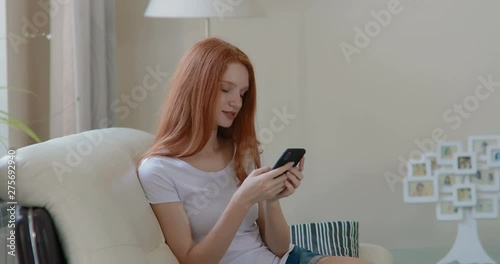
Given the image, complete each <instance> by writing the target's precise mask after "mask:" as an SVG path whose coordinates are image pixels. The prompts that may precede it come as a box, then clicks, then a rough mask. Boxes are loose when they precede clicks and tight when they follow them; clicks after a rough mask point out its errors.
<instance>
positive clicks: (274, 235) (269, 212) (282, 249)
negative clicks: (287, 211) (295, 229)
mask: <svg viewBox="0 0 500 264" xmlns="http://www.w3.org/2000/svg"><path fill="white" fill-rule="evenodd" d="M257 224H258V225H259V230H260V234H261V236H262V238H263V240H264V242H265V243H266V245H267V247H268V248H269V250H271V252H273V253H274V254H275V255H276V256H278V257H280V258H281V257H283V255H285V253H286V252H287V251H288V248H289V245H290V228H289V226H288V223H287V222H286V220H285V217H284V216H283V212H282V211H281V205H280V203H279V200H276V201H263V202H260V203H259V218H258V219H257Z"/></svg>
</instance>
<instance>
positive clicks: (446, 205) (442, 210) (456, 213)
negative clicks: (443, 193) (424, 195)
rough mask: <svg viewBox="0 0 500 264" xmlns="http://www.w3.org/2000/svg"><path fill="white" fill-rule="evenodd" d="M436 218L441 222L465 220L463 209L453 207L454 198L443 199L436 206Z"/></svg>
mask: <svg viewBox="0 0 500 264" xmlns="http://www.w3.org/2000/svg"><path fill="white" fill-rule="evenodd" d="M436 218H437V220H439V221H459V220H462V219H463V218H464V210H463V208H462V207H457V206H455V205H453V197H452V196H448V197H441V199H440V201H439V202H438V203H437V204H436Z"/></svg>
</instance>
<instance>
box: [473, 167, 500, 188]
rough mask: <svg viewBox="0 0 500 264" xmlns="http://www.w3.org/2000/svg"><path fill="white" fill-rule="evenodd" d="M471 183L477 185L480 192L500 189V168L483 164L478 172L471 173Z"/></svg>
mask: <svg viewBox="0 0 500 264" xmlns="http://www.w3.org/2000/svg"><path fill="white" fill-rule="evenodd" d="M470 183H472V184H474V185H476V189H477V191H480V192H498V191H500V168H497V169H495V168H490V167H488V166H485V165H482V166H481V167H479V168H478V170H477V172H476V174H473V175H470Z"/></svg>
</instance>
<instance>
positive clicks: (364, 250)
mask: <svg viewBox="0 0 500 264" xmlns="http://www.w3.org/2000/svg"><path fill="white" fill-rule="evenodd" d="M359 258H360V259H363V260H367V261H371V262H372V263H373V264H394V258H393V256H392V254H391V252H390V251H389V250H387V249H386V248H384V247H381V246H379V245H374V244H367V243H359Z"/></svg>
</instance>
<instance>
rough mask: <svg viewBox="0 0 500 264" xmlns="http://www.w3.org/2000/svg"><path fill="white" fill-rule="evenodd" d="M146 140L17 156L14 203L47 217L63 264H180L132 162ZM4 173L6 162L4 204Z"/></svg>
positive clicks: (48, 147)
mask: <svg viewBox="0 0 500 264" xmlns="http://www.w3.org/2000/svg"><path fill="white" fill-rule="evenodd" d="M152 139H153V136H152V135H151V134H149V133H146V132H143V131H139V130H135V129H129V128H107V129H98V130H91V131H87V132H83V133H79V134H74V135H69V136H65V137H61V138H56V139H52V140H49V141H46V142H42V143H38V144H34V145H31V146H27V147H24V148H21V149H18V150H17V153H16V158H15V161H16V175H17V177H16V190H17V193H16V195H17V196H16V200H17V202H18V204H19V205H22V206H25V207H43V208H45V209H46V210H47V211H48V212H49V213H50V215H51V218H52V220H53V222H54V225H55V227H56V230H57V233H58V236H59V240H60V242H61V246H62V251H63V252H64V255H65V258H66V259H67V260H68V262H69V263H72V264H87V263H92V264H99V263H102V264H114V263H117V264H118V263H120V264H127V263H130V264H137V263H148V264H156V263H158V264H160V263H161V264H165V263H178V262H177V260H176V258H175V256H174V255H173V254H172V252H171V251H170V249H169V247H168V246H167V245H166V244H165V242H164V238H163V235H162V232H161V229H160V226H159V224H158V222H157V220H156V218H155V215H154V213H153V211H152V210H151V207H150V205H149V203H148V201H147V199H146V197H145V196H144V192H143V190H142V188H141V185H140V182H139V180H138V178H137V174H136V164H135V161H136V158H137V156H138V155H139V154H141V153H142V152H144V151H145V150H146V148H147V147H148V146H149V145H150V144H151V143H152ZM6 172H7V157H6V156H4V157H3V158H2V159H1V160H0V173H1V176H2V177H0V186H2V187H1V189H0V197H1V198H2V199H4V200H6V199H7V188H6V186H7V180H8V179H7V177H6ZM32 250H36V249H32ZM35 254H40V253H39V252H38V253H36V252H35ZM360 257H361V258H363V259H366V260H370V261H372V262H373V263H374V264H392V263H393V260H392V255H391V254H390V252H389V251H388V250H386V249H384V248H382V247H380V246H376V245H369V244H361V245H360Z"/></svg>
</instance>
